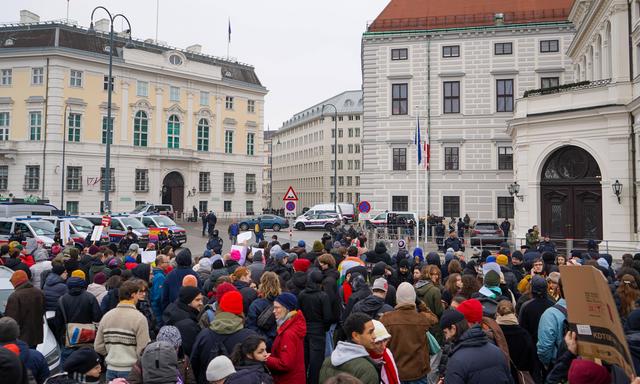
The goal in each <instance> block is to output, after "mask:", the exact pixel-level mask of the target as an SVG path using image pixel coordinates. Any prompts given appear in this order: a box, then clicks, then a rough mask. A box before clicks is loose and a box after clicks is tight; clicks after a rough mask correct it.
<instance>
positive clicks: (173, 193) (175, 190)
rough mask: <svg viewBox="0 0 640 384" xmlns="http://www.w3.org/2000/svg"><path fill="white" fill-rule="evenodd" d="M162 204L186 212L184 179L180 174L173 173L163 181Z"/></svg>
mask: <svg viewBox="0 0 640 384" xmlns="http://www.w3.org/2000/svg"><path fill="white" fill-rule="evenodd" d="M162 204H171V205H173V210H174V212H176V214H178V212H183V211H184V179H183V178H182V175H181V174H180V173H178V172H171V173H169V174H168V175H167V176H165V177H164V180H163V181H162Z"/></svg>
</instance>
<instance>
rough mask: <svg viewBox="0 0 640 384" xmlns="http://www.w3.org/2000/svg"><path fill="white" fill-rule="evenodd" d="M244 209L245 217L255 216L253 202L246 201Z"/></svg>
mask: <svg viewBox="0 0 640 384" xmlns="http://www.w3.org/2000/svg"><path fill="white" fill-rule="evenodd" d="M245 209H246V211H247V212H246V213H247V216H252V215H255V213H254V212H253V201H252V200H247V201H246V202H245Z"/></svg>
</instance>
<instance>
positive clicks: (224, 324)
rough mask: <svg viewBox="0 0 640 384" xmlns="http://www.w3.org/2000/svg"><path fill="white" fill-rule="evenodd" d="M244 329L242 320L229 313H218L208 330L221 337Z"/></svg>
mask: <svg viewBox="0 0 640 384" xmlns="http://www.w3.org/2000/svg"><path fill="white" fill-rule="evenodd" d="M242 328H244V324H243V319H242V317H240V316H237V315H234V314H233V313H229V312H221V311H220V312H218V313H216V318H215V319H214V320H213V323H211V325H209V329H211V330H212V331H214V332H215V333H218V334H221V335H231V334H233V333H236V332H238V331H239V330H241V329H242Z"/></svg>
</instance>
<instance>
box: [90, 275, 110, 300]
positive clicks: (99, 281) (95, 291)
mask: <svg viewBox="0 0 640 384" xmlns="http://www.w3.org/2000/svg"><path fill="white" fill-rule="evenodd" d="M106 282H107V275H105V274H104V272H98V273H96V274H95V275H93V283H91V284H89V286H88V287H87V292H89V293H90V294H92V295H93V296H95V298H96V300H97V301H98V303H101V302H102V299H103V298H104V297H105V296H106V295H107V289H106V288H105V286H104V283H106Z"/></svg>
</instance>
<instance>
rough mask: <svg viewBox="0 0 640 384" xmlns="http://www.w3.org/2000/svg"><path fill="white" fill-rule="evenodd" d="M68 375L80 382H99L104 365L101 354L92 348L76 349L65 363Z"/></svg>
mask: <svg viewBox="0 0 640 384" xmlns="http://www.w3.org/2000/svg"><path fill="white" fill-rule="evenodd" d="M63 369H64V371H65V372H66V373H67V376H68V377H70V378H72V379H74V380H77V381H78V382H80V383H89V382H96V383H97V382H99V379H100V373H101V372H102V366H101V365H100V355H98V354H97V353H96V352H95V351H94V350H93V349H91V348H80V349H77V350H75V351H74V352H73V353H72V354H71V355H69V357H68V358H67V359H66V360H65V361H64V363H63Z"/></svg>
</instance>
